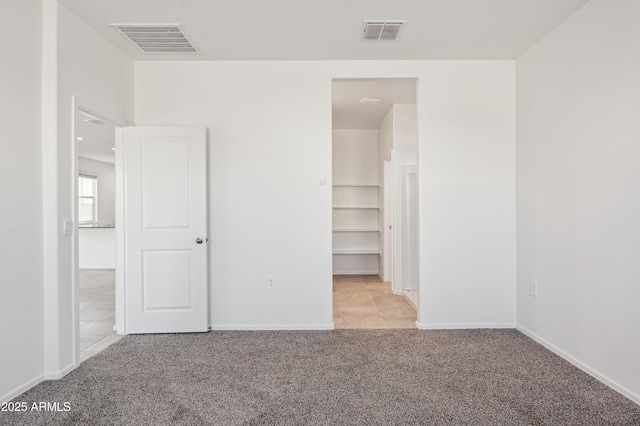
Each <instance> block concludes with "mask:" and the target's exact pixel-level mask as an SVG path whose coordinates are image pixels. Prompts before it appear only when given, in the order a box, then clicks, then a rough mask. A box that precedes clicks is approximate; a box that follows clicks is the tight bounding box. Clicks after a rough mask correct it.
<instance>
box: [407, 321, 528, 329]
mask: <svg viewBox="0 0 640 426" xmlns="http://www.w3.org/2000/svg"><path fill="white" fill-rule="evenodd" d="M416 327H417V328H418V329H419V330H468V329H476V328H516V324H514V323H511V322H486V323H483V322H477V323H476V322H472V323H440V324H428V323H427V324H425V323H421V322H418V321H416Z"/></svg>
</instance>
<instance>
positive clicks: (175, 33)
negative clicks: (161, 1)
mask: <svg viewBox="0 0 640 426" xmlns="http://www.w3.org/2000/svg"><path fill="white" fill-rule="evenodd" d="M109 25H111V26H112V27H113V28H115V29H116V30H118V31H119V32H120V33H121V34H122V35H124V36H125V37H126V38H128V39H129V40H130V41H131V42H133V44H135V45H136V46H138V48H139V49H140V50H142V51H143V52H144V53H158V54H162V53H170V54H173V53H200V51H199V50H198V48H197V47H196V46H195V44H194V43H193V42H192V41H191V40H190V39H189V37H188V36H187V34H186V32H185V31H184V29H183V28H182V27H181V26H180V24H109Z"/></svg>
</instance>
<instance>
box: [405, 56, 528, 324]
mask: <svg viewBox="0 0 640 426" xmlns="http://www.w3.org/2000/svg"><path fill="white" fill-rule="evenodd" d="M514 78H515V70H514V63H513V62H508V61H507V62H465V61H463V62H455V63H451V62H437V63H433V64H432V65H431V67H430V68H429V73H428V74H427V76H426V78H422V79H420V81H419V82H418V102H417V105H418V132H419V146H418V164H419V173H420V181H419V188H420V219H421V220H420V224H419V227H420V299H419V303H420V310H419V316H418V321H419V323H420V324H419V326H420V327H436V328H437V327H505V326H506V327H513V326H514V324H515V304H514V303H513V301H514V300H515V285H514V282H515V279H516V270H515V167H514V161H515V152H514V148H515V146H514V145H515V142H514V139H515V128H514V124H515V81H514Z"/></svg>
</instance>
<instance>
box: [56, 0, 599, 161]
mask: <svg viewBox="0 0 640 426" xmlns="http://www.w3.org/2000/svg"><path fill="white" fill-rule="evenodd" d="M58 1H59V3H61V4H63V5H65V6H66V7H67V8H68V9H70V10H71V11H72V12H74V13H75V14H76V15H78V16H79V17H80V18H81V19H82V20H84V21H85V22H87V23H88V24H89V25H90V26H91V27H93V28H94V29H95V30H96V31H97V32H98V33H100V34H102V35H103V36H104V37H105V38H106V39H107V40H109V41H111V42H112V43H113V44H114V45H115V46H117V47H118V48H119V49H121V50H122V51H123V52H125V53H126V54H127V55H128V56H129V57H131V58H132V59H134V60H445V59H449V60H461V59H470V60H472V59H489V60H490V59H515V58H517V57H518V56H520V55H521V54H522V53H523V52H524V51H526V50H527V49H528V48H529V47H530V46H531V45H533V44H534V43H535V42H537V41H538V40H540V39H541V38H542V37H544V36H545V35H546V34H547V33H548V32H550V31H551V30H553V29H554V28H555V27H557V26H558V25H559V24H560V23H561V22H562V21H564V20H565V19H566V18H568V17H569V16H570V15H572V14H573V13H574V12H575V11H576V10H578V9H579V8H580V7H582V6H583V5H585V4H586V3H587V2H588V1H589V0H393V1H392V0H304V1H301V0H234V1H228V0H108V1H105V0H58ZM364 20H404V21H407V24H406V26H405V27H404V28H403V30H402V31H403V32H402V33H401V34H400V37H399V40H398V41H395V42H364V41H361V40H360V35H361V31H362V23H363V21H364ZM109 24H180V25H181V27H182V28H183V29H184V30H185V31H186V33H187V34H188V35H189V36H190V38H191V40H192V41H193V42H194V43H195V45H196V46H197V47H198V48H199V49H200V50H201V52H202V53H199V54H171V55H169V54H144V53H142V51H140V50H139V49H138V48H137V47H135V46H134V45H133V44H132V43H131V42H130V41H128V40H126V39H125V38H124V36H123V35H122V34H120V33H119V32H118V31H117V30H115V29H113V28H112V27H111V26H109ZM375 97H378V98H382V99H383V100H384V101H383V103H382V104H380V105H377V106H372V105H361V104H360V102H359V101H360V99H361V98H375ZM332 103H333V128H337V129H340V128H353V129H356V128H357V129H371V128H373V129H375V128H377V127H378V124H379V123H380V121H381V120H382V118H384V116H385V115H386V113H387V112H388V110H389V108H390V105H391V104H392V103H415V82H413V81H409V80H405V81H401V80H393V81H392V80H386V81H385V80H364V81H358V82H354V81H339V82H335V83H334V87H333V101H332ZM96 127H109V126H93V128H92V127H87V126H84V128H83V130H81V131H82V132H85V133H87V134H93V135H92V136H89V139H90V140H91V141H96V142H95V143H99V142H97V141H100V140H101V141H103V143H102V147H101V148H99V147H97V146H93V145H90V143H93V142H90V143H85V144H84V145H81V147H82V148H81V153H82V152H85V153H86V155H88V156H92V157H91V158H96V159H100V158H101V161H109V160H108V159H109V158H112V155H111V157H110V153H109V152H108V151H110V150H111V146H112V145H111V144H112V142H113V130H112V129H110V130H109V132H110V133H109V136H108V139H106V136H105V135H104V134H102V135H101V134H100V133H101V132H100V130H102V131H103V132H104V129H96Z"/></svg>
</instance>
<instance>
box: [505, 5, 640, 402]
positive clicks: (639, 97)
mask: <svg viewBox="0 0 640 426" xmlns="http://www.w3.org/2000/svg"><path fill="white" fill-rule="evenodd" d="M517 95H518V104H517V108H518V118H517V125H518V135H517V140H518V145H517V152H518V157H517V169H518V178H517V179H518V180H517V183H518V216H517V218H518V325H519V327H521V328H522V329H523V330H525V331H526V332H528V333H530V334H531V335H533V336H535V337H536V338H537V339H539V340H540V341H542V342H544V343H546V344H547V345H549V346H551V347H553V348H554V349H555V350H556V351H558V352H560V353H563V354H564V356H566V357H567V358H569V359H570V360H572V361H573V362H574V363H577V364H579V365H582V367H583V368H586V369H587V370H590V371H591V372H592V373H593V374H595V375H596V376H598V377H600V378H601V379H603V380H604V381H606V382H609V383H610V384H612V385H613V386H614V387H616V388H618V389H619V390H621V391H622V392H624V393H625V394H626V395H628V396H630V397H632V398H633V399H634V400H635V401H636V402H639V403H640V363H639V362H638V359H640V331H639V330H640V314H639V312H640V310H639V308H638V302H639V301H640V282H639V280H638V277H639V276H640V262H639V259H640V220H639V218H640V202H639V198H638V195H639V190H640V167H639V163H638V159H639V158H640V143H639V142H640V132H639V130H638V129H639V127H638V122H639V119H640V2H638V1H636V0H617V1H609V0H593V1H591V2H590V3H588V4H587V5H586V6H585V7H584V8H582V9H581V10H579V11H578V12H577V13H576V14H575V15H573V16H572V17H571V18H569V19H568V20H567V21H566V22H565V23H564V24H562V25H561V26H560V27H558V28H557V29H556V30H555V31H553V32H552V33H551V34H549V35H548V36H547V37H546V38H544V39H543V40H542V41H540V42H539V43H538V44H537V45H535V46H534V47H533V48H531V49H530V50H529V51H528V52H527V53H526V54H524V55H523V56H522V57H520V58H519V59H518V61H517ZM532 279H535V280H537V281H538V286H539V289H538V291H539V296H538V297H532V296H530V295H529V289H528V286H529V280H532Z"/></svg>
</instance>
